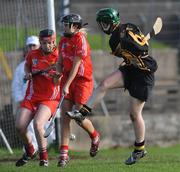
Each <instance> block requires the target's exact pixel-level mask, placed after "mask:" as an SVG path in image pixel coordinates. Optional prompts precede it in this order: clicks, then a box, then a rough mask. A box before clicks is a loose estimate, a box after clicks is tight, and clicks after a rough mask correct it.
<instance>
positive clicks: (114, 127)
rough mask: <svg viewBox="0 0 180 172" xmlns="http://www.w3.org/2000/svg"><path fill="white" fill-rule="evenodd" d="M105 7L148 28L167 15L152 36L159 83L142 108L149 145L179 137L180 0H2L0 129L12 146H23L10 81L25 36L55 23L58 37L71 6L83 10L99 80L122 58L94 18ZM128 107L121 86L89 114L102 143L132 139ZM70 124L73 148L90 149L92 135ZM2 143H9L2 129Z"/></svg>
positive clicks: (75, 10) (123, 143)
mask: <svg viewBox="0 0 180 172" xmlns="http://www.w3.org/2000/svg"><path fill="white" fill-rule="evenodd" d="M103 7H112V8H115V9H117V10H118V11H119V13H120V18H121V22H122V23H127V22H130V23H134V24H136V25H138V26H139V27H140V29H141V30H142V31H143V32H144V34H147V33H148V32H149V31H151V29H152V26H153V23H154V22H155V20H156V18H157V17H158V16H160V17H162V19H163V28H162V31H161V33H160V34H159V35H157V36H156V37H155V38H153V39H152V40H150V42H149V43H150V54H151V55H152V56H153V57H154V58H155V59H156V60H157V62H158V66H159V68H158V70H157V72H156V85H155V89H154V91H153V94H152V95H151V97H150V99H149V100H148V102H147V103H146V105H145V108H144V111H143V113H144V119H145V122H146V128H147V129H146V132H147V133H146V140H147V143H148V144H149V145H171V144H175V143H180V115H179V111H180V10H179V9H180V1H179V0H156V1H155V0H147V1H144V0H111V1H110V0H99V1H95V0H91V1H87V0H0V73H1V74H0V129H2V132H3V134H4V135H5V137H6V138H7V141H8V143H9V144H10V146H11V147H12V148H13V147H20V146H21V142H20V140H19V139H18V137H17V135H16V132H15V128H14V122H15V113H14V112H13V100H12V96H11V82H12V78H13V73H14V70H15V68H16V66H17V65H18V64H19V62H20V61H21V60H22V56H23V49H24V46H25V40H26V38H27V37H28V36H30V35H38V34H39V31H40V30H42V29H45V28H48V27H53V29H55V30H56V32H57V43H58V41H59V38H60V36H61V24H60V19H61V17H62V16H63V15H64V14H68V13H70V12H71V13H78V14H80V15H81V16H82V18H83V22H84V23H86V22H87V23H88V24H89V25H88V26H87V28H88V40H89V43H90V45H91V49H92V53H91V54H92V59H93V64H94V78H95V81H96V82H97V83H98V82H99V81H100V80H102V79H103V78H104V77H105V76H106V75H107V74H109V73H111V72H112V71H114V70H116V69H117V68H118V65H119V64H120V63H121V61H122V60H121V59H118V58H114V57H113V56H112V55H111V54H110V49H109V48H108V47H109V46H108V36H106V35H105V34H103V33H102V32H101V31H100V30H99V29H98V25H97V23H96V21H95V17H96V11H97V10H98V9H100V8H103ZM49 9H51V10H54V11H55V17H53V16H49V15H50V14H51V11H49ZM53 20H54V21H53ZM53 22H55V25H53ZM51 24H52V25H53V26H51ZM128 108H129V97H128V93H127V92H124V90H120V89H116V90H110V91H109V92H108V93H107V95H106V96H105V98H104V100H103V101H102V102H101V103H100V104H99V105H98V106H97V107H96V108H95V109H94V112H93V116H92V117H90V118H92V120H93V122H94V124H95V126H96V127H97V128H98V130H99V131H100V132H101V135H102V137H101V139H102V142H101V144H102V147H104V148H106V147H111V146H116V145H120V146H130V145H131V144H133V141H134V133H133V129H132V125H131V122H130V119H129V109H128ZM71 128H72V132H73V133H74V134H75V135H76V140H75V141H74V142H72V143H71V148H72V149H76V148H77V147H78V149H79V148H80V147H81V148H84V149H86V146H89V145H84V144H83V139H88V136H86V135H85V133H84V132H83V131H82V130H81V129H80V128H79V127H78V126H77V125H76V124H74V123H73V122H72V127H71ZM56 133H58V131H57V132H56ZM56 143H58V139H56ZM1 146H2V147H4V146H5V143H4V140H3V138H2V135H1V136H0V147H1Z"/></svg>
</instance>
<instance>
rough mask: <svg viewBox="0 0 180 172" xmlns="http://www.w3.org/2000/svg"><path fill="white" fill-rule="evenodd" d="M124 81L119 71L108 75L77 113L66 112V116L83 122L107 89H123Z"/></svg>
mask: <svg viewBox="0 0 180 172" xmlns="http://www.w3.org/2000/svg"><path fill="white" fill-rule="evenodd" d="M123 86H124V81H123V77H122V73H121V71H120V70H117V71H115V72H113V73H111V74H110V75H108V76H107V77H106V78H105V79H104V80H103V81H101V82H100V84H99V85H98V87H97V88H96V89H95V90H94V91H93V94H92V95H91V97H90V99H89V100H88V102H87V103H86V105H83V107H82V108H81V109H80V110H79V111H78V110H75V111H72V112H67V115H68V116H69V117H70V118H72V119H75V120H77V121H79V122H81V121H83V120H84V118H85V116H88V115H89V114H90V113H91V109H92V108H94V107H95V106H96V104H98V103H99V102H100V101H101V99H102V98H103V97H104V96H105V94H106V92H107V90H108V89H112V88H118V87H123Z"/></svg>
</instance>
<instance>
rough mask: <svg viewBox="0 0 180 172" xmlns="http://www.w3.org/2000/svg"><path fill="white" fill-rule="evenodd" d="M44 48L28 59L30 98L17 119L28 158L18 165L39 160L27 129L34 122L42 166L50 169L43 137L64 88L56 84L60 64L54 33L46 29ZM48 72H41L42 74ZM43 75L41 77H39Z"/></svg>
mask: <svg viewBox="0 0 180 172" xmlns="http://www.w3.org/2000/svg"><path fill="white" fill-rule="evenodd" d="M39 40H40V48H39V49H37V50H33V51H31V52H30V53H29V54H28V55H27V57H26V63H25V79H26V80H29V83H28V88H27V91H26V96H25V98H24V100H23V102H22V103H21V109H20V113H19V115H18V116H17V119H16V129H17V132H18V134H19V136H20V137H21V139H22V142H23V144H24V146H25V154H24V155H23V156H22V158H20V159H19V160H18V161H17V162H16V166H23V165H25V164H26V163H27V161H28V160H29V159H32V158H33V157H34V156H35V149H34V147H33V145H32V139H31V136H30V135H29V134H28V132H27V126H28V125H29V123H30V122H31V120H32V119H34V129H35V133H36V139H37V142H38V149H39V150H38V151H39V158H40V163H39V165H40V166H48V153H47V139H46V138H44V137H43V134H44V125H45V123H46V122H47V121H48V120H49V119H50V117H51V116H52V114H53V113H54V112H55V110H56V108H57V105H58V101H59V98H60V92H59V90H60V88H59V87H60V86H59V84H58V85H57V84H56V83H54V78H53V74H54V73H55V71H54V70H53V68H51V67H52V65H54V64H55V63H56V62H57V59H58V50H57V48H56V45H55V41H56V35H55V33H54V31H53V30H50V29H45V30H42V31H40V34H39ZM45 69H49V70H46V72H43V73H41V72H39V71H41V70H45ZM37 72H39V74H36V75H35V73H37Z"/></svg>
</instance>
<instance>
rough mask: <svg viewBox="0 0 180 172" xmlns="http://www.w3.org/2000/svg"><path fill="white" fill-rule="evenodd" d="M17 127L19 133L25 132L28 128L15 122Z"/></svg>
mask: <svg viewBox="0 0 180 172" xmlns="http://www.w3.org/2000/svg"><path fill="white" fill-rule="evenodd" d="M15 128H16V131H17V133H18V134H23V133H24V131H25V130H26V129H25V128H24V125H21V124H17V123H16V124H15Z"/></svg>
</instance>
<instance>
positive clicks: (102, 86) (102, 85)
mask: <svg viewBox="0 0 180 172" xmlns="http://www.w3.org/2000/svg"><path fill="white" fill-rule="evenodd" d="M98 87H99V90H100V91H102V92H104V91H106V90H107V89H108V83H107V81H106V80H103V81H102V82H101V83H100V84H99V86H98Z"/></svg>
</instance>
